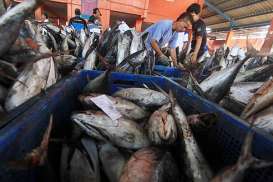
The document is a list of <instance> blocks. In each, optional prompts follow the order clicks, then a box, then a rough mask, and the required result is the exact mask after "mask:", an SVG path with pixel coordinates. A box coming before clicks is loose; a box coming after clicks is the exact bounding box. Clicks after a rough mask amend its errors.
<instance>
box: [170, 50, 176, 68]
mask: <svg viewBox="0 0 273 182" xmlns="http://www.w3.org/2000/svg"><path fill="white" fill-rule="evenodd" d="M170 55H171V58H172V61H173V65H174V66H175V67H177V57H176V50H175V48H171V54H170Z"/></svg>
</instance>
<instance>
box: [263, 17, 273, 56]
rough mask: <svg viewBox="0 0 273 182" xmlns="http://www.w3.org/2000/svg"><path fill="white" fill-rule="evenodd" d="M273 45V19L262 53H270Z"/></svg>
mask: <svg viewBox="0 0 273 182" xmlns="http://www.w3.org/2000/svg"><path fill="white" fill-rule="evenodd" d="M272 45H273V19H272V20H271V24H270V27H269V28H268V32H267V35H266V38H265V40H264V43H263V46H262V48H261V53H266V54H267V53H270V51H271V49H272Z"/></svg>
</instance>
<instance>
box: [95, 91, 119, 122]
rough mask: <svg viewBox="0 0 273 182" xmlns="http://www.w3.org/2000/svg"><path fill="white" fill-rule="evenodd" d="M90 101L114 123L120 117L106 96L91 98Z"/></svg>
mask: <svg viewBox="0 0 273 182" xmlns="http://www.w3.org/2000/svg"><path fill="white" fill-rule="evenodd" d="M91 101H92V102H93V103H94V104H96V105H97V106H98V107H99V108H100V109H101V110H102V111H103V112H104V113H105V114H107V116H109V117H110V118H111V119H112V120H113V121H116V120H117V119H119V118H121V117H122V115H121V114H120V113H119V111H118V110H117V109H116V108H115V106H114V104H113V103H112V101H111V100H110V99H109V98H108V97H107V96H106V95H100V96H97V97H92V98H91Z"/></svg>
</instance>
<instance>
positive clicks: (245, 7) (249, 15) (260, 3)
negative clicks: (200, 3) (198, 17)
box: [202, 0, 273, 30]
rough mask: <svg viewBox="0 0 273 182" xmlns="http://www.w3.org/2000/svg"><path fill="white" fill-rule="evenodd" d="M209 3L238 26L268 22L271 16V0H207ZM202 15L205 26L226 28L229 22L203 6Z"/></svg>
mask: <svg viewBox="0 0 273 182" xmlns="http://www.w3.org/2000/svg"><path fill="white" fill-rule="evenodd" d="M208 1H209V2H210V3H211V4H213V5H214V6H215V7H217V8H218V9H219V10H221V11H222V12H224V13H225V14H226V15H228V16H229V17H231V19H232V20H234V21H235V22H236V24H237V26H238V27H241V26H244V27H245V26H251V25H253V24H265V23H268V24H269V23H270V20H272V18H273V0H226V1H223V0H208ZM202 17H203V18H204V21H205V22H206V24H207V26H208V27H210V28H212V29H213V30H215V29H228V28H229V27H230V23H229V21H228V20H225V19H224V18H223V17H221V16H220V15H218V14H217V13H215V12H213V11H211V10H210V9H208V7H207V6H204V9H203V12H202Z"/></svg>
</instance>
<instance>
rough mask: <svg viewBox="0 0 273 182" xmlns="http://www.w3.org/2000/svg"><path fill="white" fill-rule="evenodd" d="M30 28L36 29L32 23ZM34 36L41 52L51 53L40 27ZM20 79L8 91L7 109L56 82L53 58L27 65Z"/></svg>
mask: <svg viewBox="0 0 273 182" xmlns="http://www.w3.org/2000/svg"><path fill="white" fill-rule="evenodd" d="M29 28H30V29H35V27H34V26H33V25H32V24H30V23H29ZM33 36H34V35H33ZM34 38H35V41H36V42H37V44H38V45H39V52H40V53H42V54H45V53H51V52H50V50H49V49H48V48H47V47H46V45H45V43H44V42H43V39H42V37H41V34H40V29H38V30H37V31H36V33H35V36H34ZM18 80H19V81H17V82H15V83H14V85H13V86H12V88H11V89H10V91H9V93H8V97H7V99H6V103H5V107H6V110H7V111H10V110H12V109H14V108H15V107H17V106H19V105H21V104H22V103H24V102H25V101H27V100H28V99H30V98H32V97H33V96H35V95H37V94H39V93H40V92H41V91H42V90H44V89H46V88H48V87H50V86H51V85H53V84H54V83H56V81H57V73H56V69H55V64H54V61H53V58H52V57H50V58H44V59H41V60H39V61H37V62H35V63H33V64H30V65H28V66H26V68H25V69H24V70H23V71H22V73H21V74H20V75H19V77H18ZM22 83H24V84H22Z"/></svg>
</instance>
